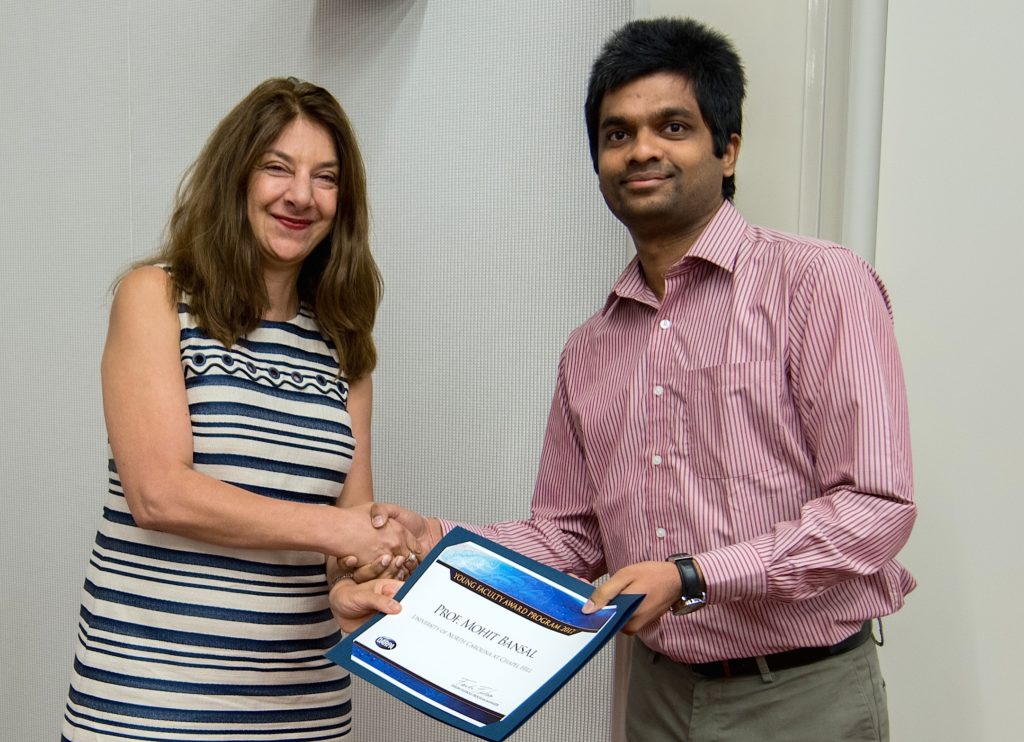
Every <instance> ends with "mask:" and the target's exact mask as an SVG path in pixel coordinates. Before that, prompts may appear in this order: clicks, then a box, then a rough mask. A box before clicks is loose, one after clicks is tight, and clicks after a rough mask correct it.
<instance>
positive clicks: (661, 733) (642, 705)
mask: <svg viewBox="0 0 1024 742" xmlns="http://www.w3.org/2000/svg"><path fill="white" fill-rule="evenodd" d="M626 739H627V740H629V742H776V741H777V742H862V741H863V742H888V739H889V716H888V710H887V707H886V700H885V683H884V681H883V680H882V675H881V672H880V671H879V667H878V654H877V652H876V651H875V643H874V642H873V641H871V640H870V639H869V640H868V641H866V642H864V643H863V644H862V645H861V646H859V647H857V648H856V649H853V650H851V651H849V652H846V653H845V654H840V655H836V656H834V657H829V658H827V659H824V660H820V661H819V662H814V663H812V664H810V665H804V666H802V667H793V668H790V669H787V670H779V671H777V672H773V673H771V674H770V675H768V676H761V675H749V676H743V677H734V678H707V677H704V676H702V675H698V674H697V673H695V672H693V671H692V670H691V669H690V668H689V667H688V666H687V665H681V664H678V663H675V662H673V661H672V660H670V659H669V658H668V657H665V656H664V655H660V654H657V653H655V652H652V651H651V650H650V649H648V648H647V646H646V645H645V644H644V643H643V642H641V641H639V640H638V639H635V640H634V645H633V661H632V664H631V666H630V677H629V696H628V703H627V708H626Z"/></svg>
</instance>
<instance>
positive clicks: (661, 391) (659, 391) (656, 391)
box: [654, 384, 665, 397]
mask: <svg viewBox="0 0 1024 742" xmlns="http://www.w3.org/2000/svg"><path fill="white" fill-rule="evenodd" d="M664 393H665V387H663V386H662V385H661V384H659V385H658V386H656V387H654V396H655V397H660V396H661V395H662V394H664Z"/></svg>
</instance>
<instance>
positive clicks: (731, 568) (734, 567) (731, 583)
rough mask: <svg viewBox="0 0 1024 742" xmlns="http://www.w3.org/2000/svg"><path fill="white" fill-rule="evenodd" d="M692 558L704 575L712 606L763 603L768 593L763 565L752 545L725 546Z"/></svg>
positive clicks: (744, 543) (766, 577) (709, 601)
mask: <svg viewBox="0 0 1024 742" xmlns="http://www.w3.org/2000/svg"><path fill="white" fill-rule="evenodd" d="M693 558H694V559H695V560H696V562H697V564H699V565H700V569H701V572H702V573H703V574H704V584H705V585H706V587H707V593H708V603H709V604H711V603H732V602H735V601H738V600H743V601H748V600H762V599H764V597H765V596H766V595H767V593H768V575H767V573H766V572H765V568H764V563H763V562H762V561H761V557H760V556H759V555H758V553H757V549H756V548H755V547H754V545H753V544H751V543H746V542H743V543H739V544H731V545H729V546H723V547H722V548H720V549H712V550H711V551H705V552H703V553H701V554H694V555H693Z"/></svg>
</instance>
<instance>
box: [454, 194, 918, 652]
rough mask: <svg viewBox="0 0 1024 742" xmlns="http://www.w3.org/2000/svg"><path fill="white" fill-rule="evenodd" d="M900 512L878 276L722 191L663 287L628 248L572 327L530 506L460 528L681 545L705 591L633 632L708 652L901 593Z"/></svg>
mask: <svg viewBox="0 0 1024 742" xmlns="http://www.w3.org/2000/svg"><path fill="white" fill-rule="evenodd" d="M914 516H915V507H914V503H913V483H912V472H911V461H910V443H909V438H908V421H907V405H906V395H905V390H904V385H903V375H902V369H901V365H900V359H899V354H898V351H897V348H896V342H895V339H894V337H893V330H892V318H891V313H890V308H889V301H888V296H887V294H886V291H885V288H884V286H883V285H882V283H881V281H880V280H879V278H878V277H877V275H876V274H875V272H874V271H873V270H872V268H871V267H870V266H868V265H867V264H866V263H864V262H863V261H861V260H860V259H859V258H857V257H856V256H855V255H854V254H853V253H851V252H850V251H848V250H846V249H845V248H842V247H839V246H837V245H833V244H828V243H825V242H820V241H816V240H811V239H807V238H803V237H795V236H792V235H788V234H783V233H780V232H775V231H772V230H768V229H764V228H762V227H757V226H752V225H749V224H747V222H746V221H745V220H744V219H743V218H742V217H741V216H740V214H739V213H738V212H737V211H736V210H735V209H734V208H733V207H732V205H731V204H729V203H725V204H724V205H723V206H722V208H721V210H720V211H719V212H718V214H717V215H716V217H715V218H714V220H713V221H712V222H711V224H710V225H709V226H708V227H707V229H706V230H705V231H704V233H703V234H702V235H701V237H700V239H699V240H698V241H697V243H696V244H695V245H694V246H693V247H692V248H691V250H690V251H689V253H688V254H687V255H686V256H685V257H684V258H683V259H682V260H681V261H679V262H678V263H677V264H676V265H675V266H673V267H672V268H671V269H670V270H669V271H668V273H667V275H666V281H665V297H664V299H663V300H662V301H660V302H659V301H658V299H657V297H656V296H655V295H654V293H653V292H652V291H651V290H650V288H649V287H648V286H647V284H646V283H645V282H644V279H643V274H642V271H641V269H640V266H639V263H638V262H637V260H636V259H634V260H633V262H632V263H630V264H629V266H628V267H627V268H626V270H625V271H624V272H623V273H622V275H621V277H620V278H619V280H618V282H617V283H616V284H615V287H614V289H613V291H612V293H611V295H610V296H609V298H608V300H607V302H606V304H605V306H604V308H603V309H602V310H601V311H600V312H598V313H597V314H595V315H594V316H593V317H591V318H590V319H589V320H588V321H587V322H586V323H584V324H583V325H582V326H580V327H579V328H577V329H576V330H575V331H574V332H573V333H572V335H571V336H570V337H569V340H568V342H567V344H566V346H565V349H564V351H563V353H562V357H561V360H560V363H559V369H558V381H557V387H556V390H555V395H554V400H553V402H552V406H551V413H550V417H549V419H548V428H547V433H546V436H545V441H544V449H543V452H542V455H541V463H540V472H539V475H538V479H537V485H536V490H535V492H534V496H533V502H532V507H531V517H530V518H529V519H528V520H525V521H515V522H508V523H499V524H494V525H491V526H485V527H483V528H479V529H475V530H479V531H480V532H481V533H483V534H484V535H486V536H488V537H490V538H493V539H495V540H496V541H499V542H501V543H504V544H506V545H508V546H510V547H511V548H514V549H516V550H518V551H520V552H523V553H524V554H527V555H528V556H531V557H533V558H535V559H538V560H540V561H543V562H546V563H548V564H551V565H552V566H555V567H557V568H559V569H562V570H564V571H568V572H572V573H574V574H577V575H581V576H586V577H588V578H591V579H593V578H596V577H598V576H600V575H602V574H604V573H605V572H606V571H609V572H615V571H616V570H618V569H620V568H621V567H624V566H626V565H629V564H633V563H635V562H642V561H648V560H663V559H665V558H666V557H668V556H669V555H670V554H675V553H677V552H688V553H690V554H693V555H694V556H696V558H697V561H698V562H699V564H700V566H701V568H702V569H703V571H704V574H705V577H706V579H707V584H708V602H709V605H708V606H707V607H706V608H704V609H703V610H700V611H697V612H695V613H693V614H690V615H688V616H672V615H666V616H664V617H663V618H661V619H660V620H659V621H658V622H655V623H653V624H651V625H649V626H648V627H646V628H645V629H643V630H642V631H641V632H640V636H641V638H642V639H643V640H644V641H645V642H646V643H647V644H648V646H650V647H651V648H652V649H654V650H656V651H658V652H661V653H663V654H666V655H668V656H669V657H671V658H673V659H675V660H677V661H681V662H704V661H710V660H720V659H727V658H732V657H744V656H750V655H760V654H768V653H772V652H778V651H783V650H786V649H792V648H794V647H800V646H816V645H828V644H833V643H836V642H838V641H840V640H842V639H844V638H845V637H847V636H849V635H850V634H852V633H854V632H855V631H856V630H857V629H858V628H859V626H860V624H861V623H862V622H863V621H864V620H865V619H867V618H871V617H876V616H881V615H886V614H889V613H892V612H894V611H896V610H897V609H898V608H899V607H900V606H901V605H902V604H903V599H904V596H905V595H906V594H907V593H908V592H910V590H912V589H913V588H914V584H915V583H914V579H913V578H912V577H911V575H910V574H909V573H908V572H907V571H906V570H905V569H904V568H903V567H902V566H901V565H900V564H899V563H897V562H896V561H895V560H894V557H895V555H896V553H897V552H898V551H899V550H900V548H901V547H902V546H903V544H904V543H905V542H906V540H907V537H908V536H909V534H910V529H911V526H912V525H913V522H914ZM446 525H448V524H446Z"/></svg>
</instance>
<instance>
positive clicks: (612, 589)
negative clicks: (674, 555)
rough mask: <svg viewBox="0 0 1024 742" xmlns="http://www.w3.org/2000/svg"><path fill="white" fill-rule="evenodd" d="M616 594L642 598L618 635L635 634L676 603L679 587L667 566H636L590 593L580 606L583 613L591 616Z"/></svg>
mask: <svg viewBox="0 0 1024 742" xmlns="http://www.w3.org/2000/svg"><path fill="white" fill-rule="evenodd" d="M620 593H634V594H643V595H645V597H644V599H643V601H641V603H640V607H639V608H637V609H636V613H634V614H633V615H632V617H631V618H630V619H629V621H628V622H627V623H626V625H625V626H624V627H623V629H622V631H623V633H626V634H635V633H636V632H637V631H639V630H640V629H642V628H643V627H644V626H646V625H647V624H649V623H651V622H652V621H657V620H658V619H659V618H661V617H662V616H664V615H665V613H666V611H668V609H669V608H670V607H671V606H672V604H673V603H675V602H676V601H677V600H679V596H680V595H682V593H683V586H682V584H681V583H680V581H679V571H678V570H677V569H676V566H675V565H674V564H672V563H671V562H639V563H637V564H631V565H629V566H628V567H623V568H622V569H620V570H619V571H618V572H616V573H615V574H613V575H612V576H611V577H609V578H608V581H607V582H605V583H604V584H603V585H601V586H600V587H598V588H597V589H596V590H594V592H593V594H592V595H591V596H590V600H588V601H587V602H586V603H585V604H584V606H583V612H584V613H593V612H594V611H596V610H598V609H600V608H604V606H606V605H607V604H608V601H609V600H611V599H612V598H614V597H615V596H616V595H618V594H620Z"/></svg>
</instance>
